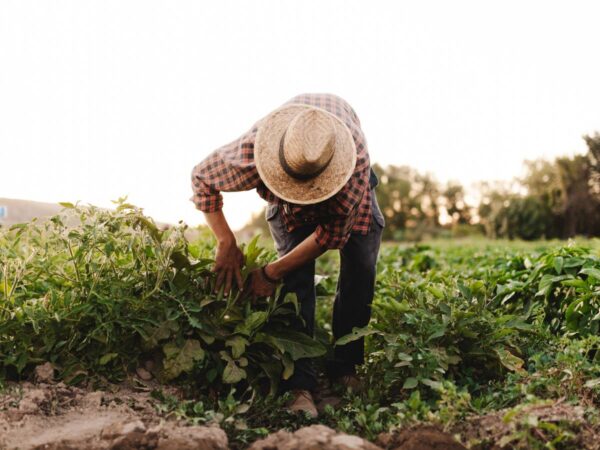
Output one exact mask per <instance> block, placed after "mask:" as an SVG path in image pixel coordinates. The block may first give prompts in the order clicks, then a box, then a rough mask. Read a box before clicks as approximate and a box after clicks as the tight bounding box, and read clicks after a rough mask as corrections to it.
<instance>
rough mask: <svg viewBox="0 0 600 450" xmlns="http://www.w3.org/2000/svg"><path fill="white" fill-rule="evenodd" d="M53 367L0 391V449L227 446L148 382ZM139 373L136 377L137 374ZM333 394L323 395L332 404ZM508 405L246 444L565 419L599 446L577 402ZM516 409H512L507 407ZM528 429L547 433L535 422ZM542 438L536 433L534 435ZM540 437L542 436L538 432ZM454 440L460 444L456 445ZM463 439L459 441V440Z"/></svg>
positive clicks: (502, 429) (473, 438)
mask: <svg viewBox="0 0 600 450" xmlns="http://www.w3.org/2000/svg"><path fill="white" fill-rule="evenodd" d="M52 372H53V371H52V370H51V368H48V367H43V366H40V368H38V370H36V372H35V377H34V379H35V382H34V383H30V382H23V383H14V384H9V385H7V386H5V389H4V390H3V391H1V392H0V450H42V449H43V450H108V449H111V450H119V449H120V450H134V449H139V450H186V449H190V450H191V449H200V450H226V449H228V448H230V447H229V442H228V439H227V435H226V434H225V432H224V431H223V430H221V429H220V428H219V427H217V426H189V424H187V423H185V422H183V421H178V420H176V418H174V417H167V416H165V415H164V414H163V413H160V412H159V411H158V410H157V408H156V407H155V405H156V400H154V399H153V398H152V397H151V395H150V393H149V392H150V390H151V389H153V388H159V387H160V389H161V390H163V392H166V393H168V394H171V395H178V393H177V391H176V390H175V389H174V388H170V387H168V386H164V385H162V386H159V385H158V384H155V383H156V382H155V381H153V380H146V381H144V383H143V384H142V385H137V384H136V385H131V384H122V385H108V386H106V388H105V389H104V390H102V391H94V390H91V389H84V388H79V387H73V386H67V385H65V384H64V383H56V382H54V381H53V379H52V374H53V373H52ZM140 378H141V377H140ZM337 402H338V399H336V397H335V396H329V397H324V398H323V399H322V401H321V402H320V403H321V404H320V405H319V406H320V407H321V408H322V407H324V405H325V404H331V405H332V406H333V407H335V406H336V404H337ZM506 414H507V411H498V412H496V413H493V414H488V415H484V416H473V417H469V418H467V419H466V420H464V421H462V422H461V423H459V424H458V425H456V426H455V427H453V428H452V429H451V430H449V432H447V431H448V430H447V431H445V430H442V429H441V428H438V427H434V426H431V425H427V426H425V425H421V426H413V427H407V428H403V429H398V430H395V431H393V432H391V433H382V434H381V435H380V436H379V437H378V439H377V441H376V442H375V443H371V442H368V441H366V440H364V439H362V438H360V437H357V436H350V435H347V434H344V433H338V432H336V431H335V430H332V429H330V428H327V427H325V426H323V425H312V426H309V427H304V428H301V429H299V430H297V431H295V432H288V431H284V430H282V431H279V432H277V433H273V434H271V435H269V436H267V437H266V438H265V439H261V440H258V441H256V442H254V443H253V444H252V445H251V446H250V447H249V448H250V449H251V450H294V449H305V448H310V449H313V450H377V449H386V450H442V449H443V450H465V449H466V448H469V449H472V450H499V449H500V448H516V447H510V445H509V447H506V446H505V447H502V442H503V439H504V440H506V438H507V437H509V436H510V435H511V433H512V434H514V433H515V431H516V429H515V428H514V427H515V423H520V422H523V421H527V422H529V423H534V422H535V423H537V422H540V423H561V424H562V426H563V427H564V424H567V425H568V427H567V428H568V429H569V430H571V431H572V434H573V436H574V437H573V438H572V439H573V441H572V442H573V445H575V447H565V448H579V449H589V450H600V439H598V437H599V435H600V430H598V429H595V428H594V427H592V426H590V425H589V423H588V422H587V421H586V420H585V414H584V410H583V408H582V407H578V406H573V405H570V404H568V403H567V402H564V401H556V402H552V403H545V404H539V405H530V406H528V407H525V408H523V409H522V410H520V411H519V412H518V413H517V415H518V418H519V420H517V421H515V420H512V421H509V422H508V423H507V422H506V421H505V420H503V419H504V416H505V415H506ZM511 414H514V413H511ZM530 432H532V433H545V431H544V430H543V429H536V428H535V427H533V428H532V429H531V430H530ZM538 437H540V436H538ZM542 437H543V436H542ZM457 438H459V439H460V441H461V442H462V444H461V443H459V442H458V440H457ZM463 444H464V445H463Z"/></svg>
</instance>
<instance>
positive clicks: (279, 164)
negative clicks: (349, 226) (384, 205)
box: [254, 104, 356, 205]
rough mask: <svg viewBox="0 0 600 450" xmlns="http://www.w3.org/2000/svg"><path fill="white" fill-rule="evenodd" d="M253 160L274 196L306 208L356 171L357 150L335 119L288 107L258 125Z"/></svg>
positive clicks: (330, 193)
mask: <svg viewBox="0 0 600 450" xmlns="http://www.w3.org/2000/svg"><path fill="white" fill-rule="evenodd" d="M254 160H255V162H256V168H257V170H258V174H259V175H260V178H261V179H262V181H263V182H264V183H265V185H266V186H267V188H269V190H270V191H271V192H273V194H275V195H276V196H277V197H279V198H281V199H282V200H285V201H287V202H290V203H295V204H299V205H308V204H312V203H318V202H322V201H324V200H327V199H328V198H330V197H332V196H333V195H335V194H336V193H337V192H339V190H340V189H342V187H343V186H344V185H345V184H346V182H347V181H348V180H349V179H350V177H351V176H352V173H353V171H354V166H355V165H356V147H355V145H354V139H353V138H352V133H351V132H350V130H349V129H348V127H347V126H346V125H345V124H344V123H343V122H342V121H341V120H340V119H339V118H338V117H336V116H334V115H333V114H331V113H329V112H328V111H325V110H323V109H320V108H316V107H313V106H309V105H301V104H289V105H286V106H284V107H282V108H280V109H277V110H275V111H274V112H272V113H271V114H269V115H268V116H267V117H266V118H264V119H263V120H261V122H260V123H259V124H258V131H257V134H256V141H255V143H254Z"/></svg>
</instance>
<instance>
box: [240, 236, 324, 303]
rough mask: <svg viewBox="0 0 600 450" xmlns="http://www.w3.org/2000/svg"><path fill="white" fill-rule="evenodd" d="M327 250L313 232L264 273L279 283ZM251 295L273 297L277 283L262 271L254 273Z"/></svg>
mask: <svg viewBox="0 0 600 450" xmlns="http://www.w3.org/2000/svg"><path fill="white" fill-rule="evenodd" d="M326 251H327V249H326V248H325V247H322V246H321V245H319V244H318V243H317V234H316V232H313V233H312V234H311V235H310V236H308V237H307V238H306V239H304V240H303V241H302V242H301V243H300V244H298V245H297V246H296V247H294V249H293V250H292V251H290V252H289V253H287V254H286V255H284V256H282V257H281V258H279V259H278V260H277V261H274V262H272V263H269V264H267V265H266V266H265V268H264V271H265V273H266V275H267V277H269V278H270V279H271V280H277V281H279V280H280V279H282V278H283V277H284V276H286V275H287V274H288V273H290V272H292V271H294V270H296V269H297V268H299V267H302V266H303V265H304V264H306V263H308V262H310V261H313V260H315V259H316V258H318V257H319V256H321V255H322V254H323V253H325V252H326ZM249 290H250V294H251V295H255V296H260V297H264V296H268V295H273V292H274V291H275V283H273V282H271V281H269V280H268V279H266V278H265V277H264V275H263V273H262V270H260V269H258V270H255V271H254V272H252V276H251V278H250V289H249Z"/></svg>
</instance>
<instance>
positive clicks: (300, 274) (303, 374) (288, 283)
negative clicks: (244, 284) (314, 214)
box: [267, 210, 317, 390]
mask: <svg viewBox="0 0 600 450" xmlns="http://www.w3.org/2000/svg"><path fill="white" fill-rule="evenodd" d="M267 217H268V220H267V222H268V224H269V229H270V231H271V235H272V236H273V240H274V241H275V247H276V249H277V253H278V254H279V256H283V255H285V254H287V253H289V252H290V251H291V250H292V249H293V248H295V247H296V246H297V245H298V244H300V243H301V242H302V241H304V240H305V239H306V238H307V237H308V236H310V234H311V233H312V232H313V231H314V229H315V227H314V226H306V227H300V228H297V229H295V230H294V231H292V232H288V231H287V230H286V229H285V228H284V226H283V223H282V222H281V219H280V215H279V213H273V212H272V211H271V212H269V210H268V211H267ZM314 279H315V261H311V262H309V263H307V264H305V265H303V266H302V267H299V268H298V269H296V270H294V271H293V272H290V273H289V274H288V275H286V276H285V277H284V279H283V287H282V290H281V295H285V294H286V293H290V292H293V293H295V294H296V297H297V298H298V304H299V305H300V316H301V317H302V319H303V320H304V323H305V325H304V326H299V327H298V328H297V331H302V332H304V333H306V334H308V335H309V336H311V337H313V336H314V330H315V301H316V292H315V284H314ZM316 386H317V375H316V371H315V369H314V366H313V364H312V361H311V360H310V359H308V358H303V359H299V360H297V361H295V363H294V374H293V375H292V376H291V377H290V378H289V379H288V380H286V381H285V382H284V383H283V384H282V388H283V389H284V390H292V389H306V390H313V389H315V388H316Z"/></svg>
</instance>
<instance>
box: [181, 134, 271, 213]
mask: <svg viewBox="0 0 600 450" xmlns="http://www.w3.org/2000/svg"><path fill="white" fill-rule="evenodd" d="M255 137H256V127H253V129H252V130H250V131H249V132H248V133H246V134H244V135H243V136H241V137H240V138H238V139H236V140H235V141H233V142H231V143H229V144H227V145H225V146H223V147H220V148H218V149H217V150H215V151H214V152H212V153H211V154H210V155H208V156H207V157H206V158H205V159H204V160H203V161H202V162H200V164H198V165H196V166H195V167H194V169H193V170H192V191H193V195H192V197H191V198H190V200H191V201H192V202H194V204H195V205H196V208H197V209H199V210H200V211H203V212H216V211H220V210H221V209H222V208H223V196H222V195H221V192H238V191H248V190H250V189H254V188H256V187H257V186H258V185H259V183H260V177H259V175H258V171H257V170H256V166H255V164H254V140H255Z"/></svg>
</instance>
